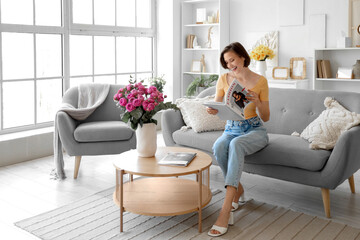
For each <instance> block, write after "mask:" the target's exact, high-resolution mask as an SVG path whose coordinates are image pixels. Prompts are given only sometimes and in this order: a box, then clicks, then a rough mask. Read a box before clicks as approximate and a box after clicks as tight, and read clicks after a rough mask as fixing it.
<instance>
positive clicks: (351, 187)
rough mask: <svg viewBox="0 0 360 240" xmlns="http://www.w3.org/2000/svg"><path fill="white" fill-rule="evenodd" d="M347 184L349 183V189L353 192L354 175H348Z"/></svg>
mask: <svg viewBox="0 0 360 240" xmlns="http://www.w3.org/2000/svg"><path fill="white" fill-rule="evenodd" d="M349 185H350V190H351V192H352V193H355V182H354V175H352V176H351V177H349Z"/></svg>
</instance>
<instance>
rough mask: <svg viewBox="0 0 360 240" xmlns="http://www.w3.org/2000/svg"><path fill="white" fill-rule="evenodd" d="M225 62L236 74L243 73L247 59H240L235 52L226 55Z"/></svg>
mask: <svg viewBox="0 0 360 240" xmlns="http://www.w3.org/2000/svg"><path fill="white" fill-rule="evenodd" d="M224 60H225V63H226V66H227V68H228V69H229V70H230V71H233V72H234V73H238V72H241V71H242V69H243V68H244V61H245V58H243V57H239V56H238V55H237V54H236V53H235V52H233V51H228V52H226V53H224Z"/></svg>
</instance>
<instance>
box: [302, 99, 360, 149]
mask: <svg viewBox="0 0 360 240" xmlns="http://www.w3.org/2000/svg"><path fill="white" fill-rule="evenodd" d="M324 105H325V107H326V110H324V111H323V112H322V113H321V114H320V115H319V117H317V118H316V119H315V120H314V121H312V122H311V123H310V124H309V125H308V126H307V127H306V128H305V129H304V131H303V132H302V133H301V135H300V137H302V138H304V139H306V140H308V141H309V142H310V145H309V147H310V148H311V149H332V148H334V146H335V143H336V141H337V140H338V138H339V137H340V135H341V134H342V133H343V132H345V131H346V130H348V129H350V128H352V127H353V126H356V125H358V124H360V114H357V113H355V112H350V111H349V110H347V109H346V108H344V107H343V106H342V105H340V103H339V102H337V101H336V100H335V99H333V98H331V97H327V98H325V101H324Z"/></svg>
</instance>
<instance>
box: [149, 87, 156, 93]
mask: <svg viewBox="0 0 360 240" xmlns="http://www.w3.org/2000/svg"><path fill="white" fill-rule="evenodd" d="M156 91H157V88H156V87H155V86H150V87H149V89H148V93H150V94H151V93H153V92H156Z"/></svg>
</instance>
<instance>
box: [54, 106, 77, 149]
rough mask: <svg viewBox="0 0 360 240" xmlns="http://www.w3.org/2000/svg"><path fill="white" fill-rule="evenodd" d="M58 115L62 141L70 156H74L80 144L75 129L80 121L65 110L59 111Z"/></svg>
mask: <svg viewBox="0 0 360 240" xmlns="http://www.w3.org/2000/svg"><path fill="white" fill-rule="evenodd" d="M56 117H57V124H58V131H59V136H60V139H61V143H62V145H63V147H64V148H65V150H66V152H67V153H68V154H69V155H70V156H74V155H75V149H76V146H77V145H78V144H79V143H78V142H77V141H76V140H75V138H74V131H75V128H76V127H77V124H78V122H77V121H76V120H74V119H73V118H71V117H70V116H69V115H68V114H67V113H66V112H63V111H59V112H58V113H57V114H56Z"/></svg>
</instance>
